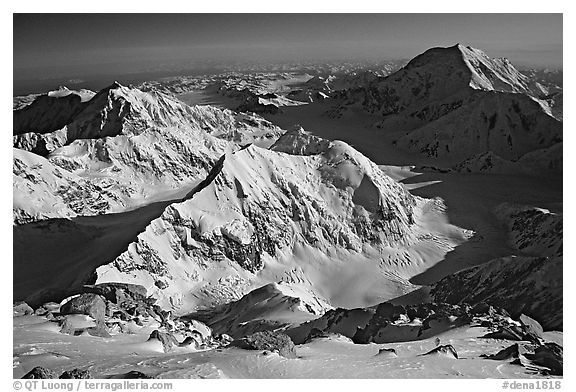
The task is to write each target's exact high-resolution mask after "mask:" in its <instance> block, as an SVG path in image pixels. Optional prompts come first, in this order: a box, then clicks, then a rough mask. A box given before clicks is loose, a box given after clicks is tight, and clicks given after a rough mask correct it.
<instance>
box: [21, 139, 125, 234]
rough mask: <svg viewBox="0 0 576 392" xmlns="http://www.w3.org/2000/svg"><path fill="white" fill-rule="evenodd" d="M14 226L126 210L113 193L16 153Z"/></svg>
mask: <svg viewBox="0 0 576 392" xmlns="http://www.w3.org/2000/svg"><path fill="white" fill-rule="evenodd" d="M13 157H14V158H13V168H12V170H13V195H14V198H13V212H14V222H16V223H25V222H31V221H35V220H41V219H47V218H55V217H72V216H76V215H95V214H102V213H106V212H114V211H118V210H120V209H121V208H122V207H124V205H123V203H122V200H121V199H120V198H119V197H118V196H117V195H115V194H114V193H113V192H110V191H109V190H107V189H105V188H101V187H100V186H98V185H96V184H94V183H92V182H91V181H89V180H86V179H84V178H82V177H80V176H78V175H76V174H73V173H71V172H69V171H67V170H65V169H63V168H61V167H59V166H56V165H54V164H53V163H52V162H50V161H49V160H47V159H45V158H43V157H41V156H38V155H36V154H33V153H31V152H27V151H23V150H18V149H16V148H15V149H13Z"/></svg>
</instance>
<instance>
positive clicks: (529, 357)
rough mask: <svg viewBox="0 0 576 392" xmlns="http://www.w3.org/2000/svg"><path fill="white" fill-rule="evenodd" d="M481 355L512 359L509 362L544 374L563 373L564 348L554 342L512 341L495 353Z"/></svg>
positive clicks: (498, 359)
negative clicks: (512, 342)
mask: <svg viewBox="0 0 576 392" xmlns="http://www.w3.org/2000/svg"><path fill="white" fill-rule="evenodd" d="M481 357H483V358H487V359H492V360H495V361H506V360H512V361H511V362H510V363H512V364H517V365H521V366H524V367H526V368H527V369H531V370H534V369H536V370H538V371H539V372H540V373H542V374H544V375H552V376H562V375H563V374H564V370H563V366H564V350H563V348H562V346H560V345H559V344H557V343H554V342H547V343H543V344H534V343H527V342H518V343H514V344H513V345H511V346H508V347H506V348H504V349H502V350H500V351H498V352H497V353H494V354H484V355H482V356H481Z"/></svg>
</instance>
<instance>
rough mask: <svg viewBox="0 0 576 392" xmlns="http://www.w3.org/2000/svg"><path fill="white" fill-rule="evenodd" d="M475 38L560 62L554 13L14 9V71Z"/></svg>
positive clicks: (363, 53) (381, 53)
mask: <svg viewBox="0 0 576 392" xmlns="http://www.w3.org/2000/svg"><path fill="white" fill-rule="evenodd" d="M457 42H460V43H463V44H466V45H472V46H474V47H477V48H480V49H482V50H484V51H485V52H486V53H487V54H488V55H491V56H494V57H508V58H509V59H510V60H511V61H512V62H513V63H515V64H523V65H525V64H533V65H538V66H553V67H561V65H562V15H561V14H43V15H39V14H15V15H14V76H15V79H18V78H28V77H33V76H34V77H49V76H62V75H64V74H70V75H76V74H78V75H81V74H82V73H89V72H99V73H114V72H126V71H139V70H147V69H153V68H154V67H157V66H158V64H168V63H170V64H178V63H184V62H188V61H199V60H203V59H213V60H220V61H224V62H225V61H230V60H237V61H245V60H257V61H286V60H290V59H294V60H303V59H310V60H315V59H340V58H357V59H394V58H411V57H414V56H416V55H417V54H419V53H421V52H423V51H424V50H426V49H428V48H430V47H433V46H450V45H453V44H455V43H457Z"/></svg>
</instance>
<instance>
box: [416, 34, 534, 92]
mask: <svg viewBox="0 0 576 392" xmlns="http://www.w3.org/2000/svg"><path fill="white" fill-rule="evenodd" d="M405 70H412V71H414V72H417V73H419V74H422V73H423V72H424V73H429V74H434V73H435V74H437V75H441V76H442V77H443V78H445V79H447V80H452V81H453V82H456V81H459V82H460V83H465V84H464V85H461V87H465V86H466V85H467V86H469V87H472V88H474V89H479V90H489V91H492V90H495V91H505V92H514V93H528V94H535V95H537V94H540V93H542V91H539V90H538V89H537V88H536V87H537V86H535V84H533V83H531V82H530V80H529V78H528V77H527V76H525V75H523V74H522V73H520V72H519V71H518V70H517V69H516V68H514V66H513V65H512V64H511V63H510V61H508V60H507V59H502V58H490V57H489V56H488V55H487V54H486V53H484V52H483V51H482V50H480V49H476V48H473V47H471V46H465V45H462V44H456V45H454V46H450V47H446V48H444V47H438V48H432V49H429V50H427V51H426V52H424V53H422V54H421V55H419V56H417V57H415V58H414V59H413V60H411V61H410V62H409V63H408V65H407V66H406V67H405Z"/></svg>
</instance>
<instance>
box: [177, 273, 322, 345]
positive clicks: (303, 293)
mask: <svg viewBox="0 0 576 392" xmlns="http://www.w3.org/2000/svg"><path fill="white" fill-rule="evenodd" d="M331 308H332V307H331V306H330V305H329V304H328V303H326V301H325V300H324V299H322V298H319V297H318V296H316V295H314V293H313V292H311V291H310V290H306V289H304V288H302V287H299V286H298V285H294V284H287V283H280V284H278V283H270V284H267V285H265V286H262V287H259V288H257V289H255V290H252V291H251V292H249V293H248V294H246V295H244V296H243V297H242V298H241V299H239V300H238V301H233V302H230V303H227V304H224V305H221V306H217V307H215V308H213V309H207V310H201V311H198V312H195V313H192V314H190V315H187V316H184V317H183V318H185V319H186V318H192V319H195V320H200V321H205V322H207V323H208V325H209V326H210V327H211V328H212V329H213V330H214V332H215V333H226V334H229V335H231V336H232V337H234V338H241V337H244V336H247V335H250V334H251V333H254V332H259V331H266V330H277V329H285V328H288V327H290V326H295V325H297V324H299V323H301V322H304V321H308V320H311V319H314V318H316V317H318V316H321V315H322V314H324V312H326V310H328V309H331Z"/></svg>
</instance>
